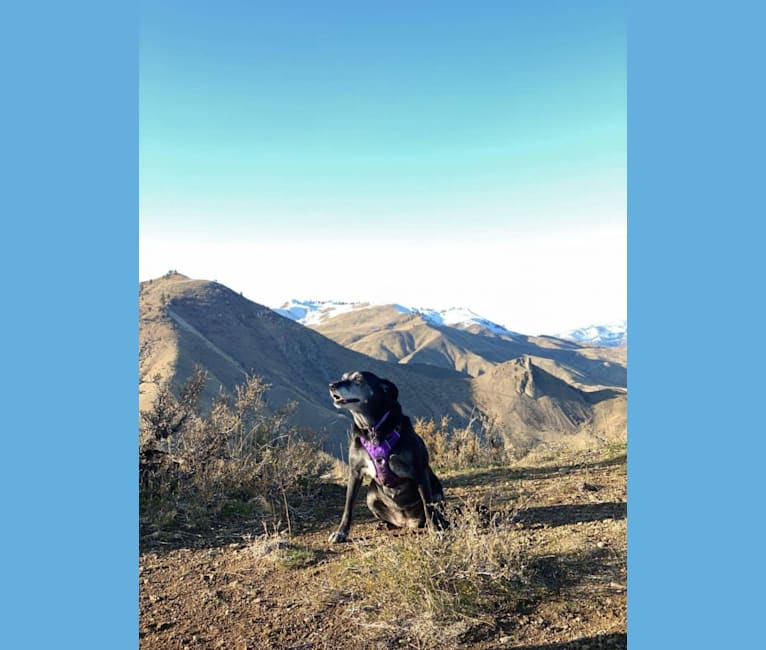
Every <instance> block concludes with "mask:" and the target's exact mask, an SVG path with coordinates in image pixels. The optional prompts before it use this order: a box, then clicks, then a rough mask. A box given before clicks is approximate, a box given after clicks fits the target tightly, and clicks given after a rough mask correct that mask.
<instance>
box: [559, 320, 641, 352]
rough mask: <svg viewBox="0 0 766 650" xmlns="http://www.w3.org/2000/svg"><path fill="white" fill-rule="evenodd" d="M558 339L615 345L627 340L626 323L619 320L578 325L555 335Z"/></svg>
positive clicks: (606, 345)
mask: <svg viewBox="0 0 766 650" xmlns="http://www.w3.org/2000/svg"><path fill="white" fill-rule="evenodd" d="M555 336H556V337H557V338H560V339H567V340H569V341H576V342H577V343H586V344H588V345H601V346H604V347H616V346H618V345H624V344H625V343H627V341H628V323H627V321H624V320H621V321H616V322H614V323H609V324H607V325H588V326H587V327H579V328H577V329H573V330H569V331H568V332H562V333H560V334H556V335H555Z"/></svg>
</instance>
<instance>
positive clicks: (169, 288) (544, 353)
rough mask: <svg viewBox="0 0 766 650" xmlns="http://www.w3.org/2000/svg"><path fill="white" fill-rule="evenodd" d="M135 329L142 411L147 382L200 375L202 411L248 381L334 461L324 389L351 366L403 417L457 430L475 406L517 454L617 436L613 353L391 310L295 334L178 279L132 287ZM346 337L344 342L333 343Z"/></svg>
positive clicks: (339, 418)
mask: <svg viewBox="0 0 766 650" xmlns="http://www.w3.org/2000/svg"><path fill="white" fill-rule="evenodd" d="M371 318H372V321H371V320H370V319H371ZM376 319H377V320H376ZM139 324H140V329H139V332H140V358H139V371H140V386H139V391H140V395H139V401H140V408H141V409H146V408H147V407H148V404H150V403H151V399H152V398H153V394H154V390H155V388H156V387H155V385H154V377H155V376H159V377H160V378H162V379H165V380H169V381H171V382H172V384H173V385H174V386H175V387H179V386H180V385H181V384H182V383H183V382H184V381H185V379H186V378H188V377H189V376H190V375H191V374H192V373H193V372H194V369H195V368H196V367H202V368H204V369H206V370H207V371H208V373H209V381H208V384H207V386H206V388H205V392H204V393H203V397H204V399H205V400H206V401H207V402H208V403H210V402H211V401H212V400H213V399H214V398H215V397H216V396H217V395H218V393H219V391H220V390H224V391H227V392H231V391H232V390H233V388H234V386H235V385H236V384H238V383H241V382H242V381H243V380H244V378H245V376H246V375H247V374H257V375H259V376H261V377H262V378H263V379H264V381H266V382H267V383H268V384H270V385H271V388H270V390H269V392H268V394H267V397H268V399H269V401H270V402H271V403H272V404H274V405H275V406H278V405H284V404H286V403H288V402H295V403H296V404H297V408H296V412H295V415H294V418H295V422H296V423H297V424H298V425H300V426H303V427H306V428H307V429H311V430H312V431H317V432H319V434H320V435H322V436H324V437H325V438H326V445H325V446H326V449H327V450H328V451H330V452H331V453H334V454H335V455H338V452H339V449H341V448H342V447H343V446H344V445H345V439H346V434H347V430H348V428H349V424H350V422H349V420H348V419H347V417H346V416H345V415H344V414H341V413H339V412H338V411H336V410H335V409H334V408H333V406H332V404H331V403H330V400H329V399H328V397H327V384H328V383H329V382H330V381H334V380H336V379H338V378H339V377H340V376H341V374H342V373H343V372H347V371H349V370H354V369H366V370H370V371H372V372H375V373H376V374H378V375H380V376H384V377H386V378H388V379H390V380H391V381H393V382H394V383H396V384H397V385H398V386H399V389H400V396H401V397H400V401H401V403H402V406H403V409H404V411H405V413H407V414H408V415H410V416H411V417H413V418H430V419H434V420H436V421H439V420H440V419H441V418H442V417H443V416H447V417H449V418H450V419H451V421H452V424H453V426H456V427H461V426H465V425H466V424H467V423H468V422H469V421H470V420H471V416H472V413H473V412H474V411H476V409H478V410H479V411H480V412H482V413H484V414H486V415H487V416H488V417H491V418H492V419H493V420H494V421H495V422H496V423H497V425H498V426H500V427H503V428H504V430H505V434H504V435H505V437H506V438H507V440H508V441H509V442H512V443H513V444H516V445H519V444H521V445H526V446H531V445H533V444H535V443H536V442H537V441H540V440H545V439H551V438H553V437H555V436H557V435H558V436H566V437H569V438H571V439H572V440H581V441H584V440H586V439H591V438H592V437H593V436H594V435H597V436H602V437H607V438H610V437H617V438H620V437H624V426H622V425H621V424H620V419H619V417H617V418H616V419H614V418H613V419H612V420H608V418H607V419H605V418H604V417H601V416H599V411H603V410H604V407H603V406H602V403H603V402H608V403H609V404H611V405H612V406H611V407H610V408H612V410H613V411H614V412H615V413H617V414H618V416H619V412H620V409H621V408H622V409H624V404H623V405H622V406H620V404H621V402H620V399H622V397H624V395H623V393H624V391H622V389H621V388H620V384H621V383H624V376H623V371H624V367H623V366H622V365H621V363H620V361H619V355H620V354H621V353H620V351H619V350H617V349H615V350H608V351H607V352H608V353H609V354H612V355H614V360H613V363H612V362H609V361H605V359H604V357H603V355H604V354H606V353H605V352H603V351H601V350H599V349H596V348H593V349H591V348H583V347H582V346H579V345H578V344H575V343H571V342H566V341H560V340H557V339H547V338H545V337H543V338H539V337H525V336H523V335H516V334H511V333H499V334H498V333H494V332H492V331H490V330H488V329H487V328H484V327H482V326H481V325H480V324H478V323H473V324H471V325H470V326H468V327H467V328H465V329H461V328H457V327H452V326H447V325H434V324H433V323H431V322H429V321H428V320H426V319H424V318H423V315H422V314H420V313H413V312H403V311H400V310H397V309H396V308H394V307H392V306H377V307H376V306H372V307H367V308H365V309H358V310H348V311H347V313H345V314H342V315H340V316H338V317H336V318H332V319H330V320H328V321H327V323H326V324H324V325H321V326H315V327H306V326H304V325H301V324H300V323H298V322H295V321H294V320H292V319H288V318H285V317H283V316H281V315H279V314H277V313H276V312H274V311H273V310H272V309H270V308H268V307H266V306H264V305H261V304H259V303H256V302H253V301H251V300H248V299H246V298H244V297H243V296H242V295H241V294H238V293H236V292H234V291H232V290H231V289H229V288H228V287H225V286H224V285H221V284H219V283H217V282H210V281H207V280H192V279H190V278H188V277H186V276H183V275H181V274H168V275H167V276H164V277H163V278H158V279H153V280H148V281H146V282H142V283H141V284H140V286H139ZM371 324H372V328H371ZM376 327H377V328H378V329H374V328H376ZM328 328H329V329H331V330H333V329H334V330H336V331H333V332H328V331H326V330H327V329H328ZM339 328H340V329H339ZM343 328H345V329H343ZM323 330H325V331H323ZM340 331H345V334H344V335H341V334H340V333H339V332H340ZM331 335H332V336H331ZM354 337H356V339H355V341H354V342H353V343H352V344H350V345H346V344H345V343H343V342H342V341H343V339H344V338H354ZM376 337H380V338H381V340H383V341H384V342H385V345H387V346H388V352H387V353H386V355H387V356H386V358H376V357H374V356H372V355H369V354H366V353H365V352H364V351H360V350H359V349H355V347H360V346H362V347H363V345H362V344H364V345H368V344H369V343H370V341H371V340H372V341H373V342H374V341H375V340H376ZM339 339H340V341H339ZM354 343H355V344H357V345H356V346H355V345H354ZM376 345H377V344H376ZM461 355H462V356H461ZM587 355H591V356H592V358H588V356H587ZM610 363H612V366H611V367H606V366H605V364H606V365H609V364H610ZM460 364H464V365H465V367H463V368H462V370H460V369H458V367H459V366H460ZM468 371H471V372H473V373H474V374H471V372H468ZM599 372H601V375H600V376H599V374H598V373H599ZM520 373H521V374H520ZM522 377H525V379H523V381H522ZM522 383H524V386H523V387H521V388H520V386H521V384H522ZM604 391H606V392H604ZM609 391H611V392H609ZM620 391H622V392H620ZM595 396H599V397H598V399H596V397H595ZM599 423H601V424H599Z"/></svg>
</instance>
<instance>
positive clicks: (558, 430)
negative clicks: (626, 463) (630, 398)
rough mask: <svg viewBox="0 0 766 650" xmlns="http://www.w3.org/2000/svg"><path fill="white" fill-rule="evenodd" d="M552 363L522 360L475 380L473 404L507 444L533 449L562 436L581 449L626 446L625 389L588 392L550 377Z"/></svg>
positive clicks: (523, 357) (507, 363) (543, 360)
mask: <svg viewBox="0 0 766 650" xmlns="http://www.w3.org/2000/svg"><path fill="white" fill-rule="evenodd" d="M541 362H542V363H543V364H548V363H549V362H550V361H549V360H546V359H542V360H541V359H538V358H535V357H530V356H526V355H525V356H522V357H519V358H517V359H514V360H512V361H508V362H506V363H504V364H501V365H499V366H497V367H495V368H493V369H492V370H490V371H489V372H487V373H485V374H484V375H482V376H481V377H478V378H476V379H474V380H473V382H472V388H473V399H474V402H475V403H476V405H477V406H478V407H479V408H480V409H481V411H482V412H483V413H485V414H487V415H488V416H490V417H491V418H493V419H494V422H495V424H496V426H497V427H498V428H499V431H500V432H501V433H502V434H503V436H504V438H505V440H506V443H507V444H510V445H512V446H516V447H521V448H530V447H532V446H534V445H535V444H536V443H538V442H543V441H553V440H558V439H560V438H561V437H562V436H564V437H567V438H569V439H570V442H572V443H574V444H575V445H578V446H586V445H588V444H591V443H592V442H593V438H594V437H596V438H599V439H604V440H607V439H609V440H622V439H624V436H625V417H624V414H625V410H626V397H625V393H624V391H622V390H620V389H602V390H597V391H590V392H585V391H582V390H580V389H579V388H576V387H574V386H572V385H570V384H569V383H567V382H566V381H563V380H562V379H560V378H559V377H557V376H555V375H554V374H552V373H550V372H548V371H546V370H545V369H544V368H543V367H542V365H541Z"/></svg>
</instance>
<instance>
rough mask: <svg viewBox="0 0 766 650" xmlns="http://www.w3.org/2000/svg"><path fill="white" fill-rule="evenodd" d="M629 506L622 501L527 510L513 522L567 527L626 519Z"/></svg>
mask: <svg viewBox="0 0 766 650" xmlns="http://www.w3.org/2000/svg"><path fill="white" fill-rule="evenodd" d="M626 516H627V504H626V503H624V502H621V501H613V502H607V503H588V504H583V505H555V506H542V507H539V508H525V509H524V510H519V511H518V512H516V513H514V514H513V515H512V516H511V521H513V522H520V523H523V524H524V525H525V526H534V525H543V526H566V525H570V524H578V523H585V522H588V521H603V520H605V519H625V517H626Z"/></svg>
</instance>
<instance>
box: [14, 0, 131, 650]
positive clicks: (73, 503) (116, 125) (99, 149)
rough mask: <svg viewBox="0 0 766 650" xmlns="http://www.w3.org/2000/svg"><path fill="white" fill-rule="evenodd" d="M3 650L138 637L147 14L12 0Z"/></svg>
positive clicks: (98, 5)
mask: <svg viewBox="0 0 766 650" xmlns="http://www.w3.org/2000/svg"><path fill="white" fill-rule="evenodd" d="M3 23H4V24H3V39H0V48H2V56H1V57H0V60H2V62H3V64H2V65H3V75H2V76H3V102H2V108H1V109H0V110H1V111H2V118H3V119H2V125H3V136H2V138H3V139H2V152H3V154H2V158H3V170H2V184H3V202H2V203H3V207H2V212H3V215H4V219H3V235H2V241H3V244H4V246H3V249H4V250H3V253H4V254H3V256H2V262H1V263H2V271H3V273H2V277H3V279H4V283H3V318H2V341H3V342H4V343H5V346H4V347H5V352H6V355H7V361H6V363H4V364H3V365H4V369H5V373H4V375H5V382H4V386H5V387H4V388H3V397H4V398H7V400H8V401H7V402H6V401H5V399H4V400H3V416H4V417H3V427H2V429H3V443H4V444H3V451H2V457H3V461H4V462H3V466H4V467H3V471H2V472H0V480H1V481H2V494H3V523H2V534H1V535H0V538H2V544H3V564H4V565H5V570H4V572H3V574H4V575H3V578H2V580H1V581H0V584H2V585H3V591H4V592H5V598H4V601H3V602H4V605H3V610H2V620H3V621H4V626H3V638H2V645H3V646H4V647H8V648H38V647H39V648H65V647H72V648H74V647H77V648H99V649H101V648H135V647H137V645H138V624H137V621H138V562H137V558H138V497H137V471H136V470H137V460H136V451H137V437H136V430H137V410H138V409H137V406H138V399H137V394H136V386H137V379H138V376H137V375H138V373H137V352H138V336H137V300H136V298H137V279H138V264H137V251H138V237H137V235H138V83H137V82H138V10H137V7H136V6H135V5H134V4H133V3H104V2H95V1H92V2H81V1H78V0H76V1H75V2H66V3H55V2H48V3H43V4H42V5H41V4H40V3H31V4H30V3H11V4H10V5H7V6H5V7H4V10H3Z"/></svg>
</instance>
